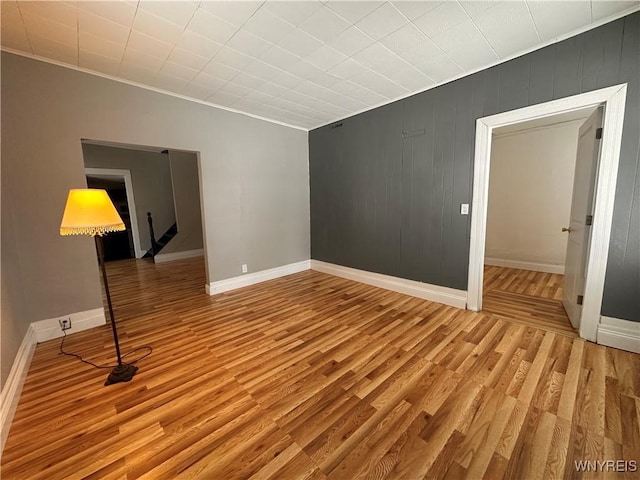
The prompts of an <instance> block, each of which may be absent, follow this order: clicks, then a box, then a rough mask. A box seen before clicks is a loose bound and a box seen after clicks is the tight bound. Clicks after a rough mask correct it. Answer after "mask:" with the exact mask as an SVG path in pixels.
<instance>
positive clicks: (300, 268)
mask: <svg viewBox="0 0 640 480" xmlns="http://www.w3.org/2000/svg"><path fill="white" fill-rule="evenodd" d="M305 270H309V260H303V261H302V262H297V263H290V264H289V265H283V266H281V267H276V268H270V269H268V270H262V271H260V272H255V273H249V274H246V275H240V276H239V277H232V278H227V279H225V280H218V281H217V282H211V283H210V284H208V285H206V286H205V289H206V291H207V293H208V294H209V295H216V294H218V293H223V292H228V291H230V290H235V289H237V288H242V287H247V286H249V285H254V284H256V283H261V282H266V281H267V280H273V279H274V278H279V277H284V276H285V275H291V274H293V273H299V272H304V271H305Z"/></svg>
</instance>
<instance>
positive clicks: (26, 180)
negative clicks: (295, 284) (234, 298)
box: [0, 52, 309, 368]
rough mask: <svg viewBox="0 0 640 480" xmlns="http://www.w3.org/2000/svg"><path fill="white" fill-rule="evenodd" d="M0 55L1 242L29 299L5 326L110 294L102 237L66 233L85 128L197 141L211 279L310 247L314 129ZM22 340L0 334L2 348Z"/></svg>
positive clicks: (90, 304)
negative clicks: (103, 281)
mask: <svg viewBox="0 0 640 480" xmlns="http://www.w3.org/2000/svg"><path fill="white" fill-rule="evenodd" d="M1 60H2V72H1V75H2V77H1V78H2V84H1V90H0V91H1V95H2V99H1V100H2V101H1V106H2V125H1V128H2V151H1V153H2V177H3V182H4V181H5V175H6V184H4V183H3V187H4V186H5V185H7V191H6V192H5V191H4V190H5V188H3V195H4V194H5V193H6V194H7V195H8V197H7V198H9V199H10V202H11V208H12V209H13V211H12V216H13V229H12V230H13V235H14V236H15V243H14V245H5V244H4V243H3V245H2V260H3V263H2V269H3V275H4V274H5V273H4V270H5V264H4V261H5V259H6V258H8V257H11V256H13V257H15V259H16V261H17V262H18V264H19V265H20V272H21V275H19V274H18V273H17V272H12V275H11V277H12V278H11V279H10V280H8V281H9V282H16V285H20V284H22V287H23V288H18V289H17V290H18V291H23V292H24V295H25V297H26V298H25V300H24V304H25V305H29V309H28V311H25V312H24V313H21V314H20V315H19V316H13V315H9V316H8V317H5V315H4V314H3V316H2V319H1V321H2V331H3V332H4V331H5V330H6V331H12V330H15V331H16V332H18V333H17V334H16V336H15V338H22V336H23V335H24V332H26V328H27V325H28V324H29V323H30V322H32V321H35V320H42V319H46V318H52V317H57V316H61V315H65V314H68V313H74V312H79V311H85V310H90V309H94V308H99V307H100V306H101V304H102V302H101V297H100V285H99V276H98V265H97V262H96V256H95V248H94V245H93V241H92V240H91V239H90V238H88V237H61V236H60V235H59V234H58V230H59V227H60V220H61V217H62V211H63V209H64V204H65V201H66V197H67V193H68V190H69V189H70V188H78V187H83V186H84V185H86V181H85V174H84V162H83V158H82V148H81V144H80V139H82V138H89V139H94V140H102V141H108V142H113V143H121V144H130V145H166V146H167V147H169V148H174V149H178V150H191V151H198V152H200V160H201V172H200V174H201V178H202V187H203V190H202V199H203V208H204V212H205V217H204V228H205V238H206V246H205V248H206V251H207V265H206V266H207V275H208V281H210V282H211V281H216V280H222V279H225V278H229V277H234V276H237V275H240V273H241V269H240V267H241V264H243V263H246V264H248V265H249V269H250V271H257V270H264V269H268V268H273V267H277V266H281V265H285V264H289V263H293V262H298V261H301V260H305V259H308V258H309V180H308V179H309V170H308V142H307V137H308V136H307V133H306V132H304V131H300V130H297V129H293V128H288V127H284V126H281V125H276V124H273V123H269V122H265V121H262V120H258V119H254V118H251V117H247V116H244V115H239V114H235V113H232V112H228V111H225V110H222V109H217V108H212V107H210V106H206V105H201V104H198V103H194V102H189V101H186V100H182V99H178V98H175V97H170V96H166V95H162V94H159V93H156V92H152V91H149V90H144V89H141V88H137V87H134V86H130V85H125V84H122V83H118V82H115V81H112V80H108V79H104V78H100V77H96V76H92V75H88V74H84V73H80V72H76V71H73V70H69V69H66V68H62V67H57V66H54V65H51V64H47V63H43V62H39V61H36V60H31V59H27V58H23V57H19V56H16V55H12V54H8V53H4V52H3V53H2V59H1ZM3 200H4V197H3ZM7 212H8V207H7V203H6V202H5V201H3V202H2V218H3V219H4V218H5V215H6V214H7ZM14 276H15V277H16V278H13V277H14ZM3 280H4V279H3ZM4 284H5V282H4V281H3V289H4ZM2 293H3V294H5V291H4V290H3V292H2ZM203 295H204V285H203ZM7 297H8V298H7V299H5V298H3V303H4V302H5V301H9V302H10V303H14V304H19V303H21V300H20V299H19V295H17V294H15V292H14V293H13V294H12V293H11V292H7ZM15 311H16V312H18V311H19V310H15ZM3 313H4V312H3ZM5 322H6V326H5ZM18 346H19V344H18V343H17V342H16V340H15V339H13V340H12V339H11V338H9V337H6V338H5V336H4V335H3V336H2V355H3V360H5V356H6V358H13V357H14V356H15V352H16V351H17V348H18ZM3 364H4V363H3ZM3 368H4V367H3Z"/></svg>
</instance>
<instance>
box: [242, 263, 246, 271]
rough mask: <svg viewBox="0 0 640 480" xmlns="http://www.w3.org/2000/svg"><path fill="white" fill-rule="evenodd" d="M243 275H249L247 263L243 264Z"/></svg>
mask: <svg viewBox="0 0 640 480" xmlns="http://www.w3.org/2000/svg"><path fill="white" fill-rule="evenodd" d="M242 273H247V264H246V263H243V264H242Z"/></svg>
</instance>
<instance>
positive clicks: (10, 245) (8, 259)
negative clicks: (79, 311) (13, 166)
mask: <svg viewBox="0 0 640 480" xmlns="http://www.w3.org/2000/svg"><path fill="white" fill-rule="evenodd" d="M8 173H9V172H8V169H7V165H6V164H5V162H2V171H1V172H0V174H1V179H2V190H1V193H2V198H1V199H0V200H1V201H2V225H1V226H0V227H1V230H0V233H1V236H2V238H1V239H0V255H1V258H0V261H1V262H2V278H1V279H0V318H1V319H2V322H1V324H0V338H1V339H2V345H1V348H0V352H1V353H0V388H1V387H4V382H5V381H6V379H7V377H8V376H9V371H10V369H11V364H12V363H13V359H14V357H15V355H16V351H17V349H18V347H19V345H20V343H21V342H22V339H23V338H24V335H25V333H27V327H28V323H25V322H23V319H25V318H29V316H30V313H29V304H28V303H27V300H26V297H25V291H24V284H23V282H22V270H21V268H20V261H19V258H18V257H17V256H16V255H15V252H16V250H17V245H16V236H15V234H14V231H15V229H14V221H13V217H14V208H13V202H12V200H11V197H10V195H9V191H10V190H9V189H10V185H9V174H8Z"/></svg>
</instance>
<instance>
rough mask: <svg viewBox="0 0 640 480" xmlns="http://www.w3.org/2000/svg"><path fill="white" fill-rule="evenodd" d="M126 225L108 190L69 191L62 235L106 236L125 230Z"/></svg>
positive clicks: (86, 189)
mask: <svg viewBox="0 0 640 480" xmlns="http://www.w3.org/2000/svg"><path fill="white" fill-rule="evenodd" d="M124 229H125V227H124V223H123V221H122V218H120V215H118V212H117V210H116V207H114V206H113V203H112V202H111V199H110V198H109V195H107V192H106V190H101V189H95V188H84V189H80V188H78V189H72V190H69V196H68V197H67V205H66V206H65V208H64V214H63V215H62V223H61V224H60V235H91V236H95V235H100V236H102V235H104V234H105V233H109V232H118V231H122V230H124Z"/></svg>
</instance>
